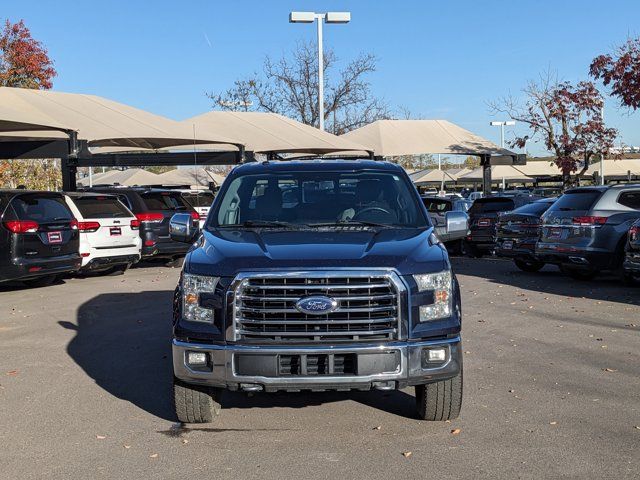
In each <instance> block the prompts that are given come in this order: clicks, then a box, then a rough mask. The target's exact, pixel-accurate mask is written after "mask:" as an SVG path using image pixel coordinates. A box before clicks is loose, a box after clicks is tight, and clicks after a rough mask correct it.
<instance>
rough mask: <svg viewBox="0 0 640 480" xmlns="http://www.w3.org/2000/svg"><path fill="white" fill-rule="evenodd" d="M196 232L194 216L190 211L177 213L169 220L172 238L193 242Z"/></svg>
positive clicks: (183, 241) (178, 240)
mask: <svg viewBox="0 0 640 480" xmlns="http://www.w3.org/2000/svg"><path fill="white" fill-rule="evenodd" d="M195 234H196V228H195V227H194V225H193V218H192V217H191V215H190V214H188V213H176V214H175V215H174V216H173V217H171V220H170V221H169V236H170V237H171V240H173V241H176V242H182V243H191V242H192V241H193V237H194V236H195Z"/></svg>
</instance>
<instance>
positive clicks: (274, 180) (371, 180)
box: [208, 170, 429, 228]
mask: <svg viewBox="0 0 640 480" xmlns="http://www.w3.org/2000/svg"><path fill="white" fill-rule="evenodd" d="M221 195H222V198H221V201H220V202H219V203H218V204H217V205H218V210H217V212H216V214H215V215H210V217H209V225H208V226H209V227H231V226H247V227H253V226H265V227H268V226H273V227H279V228H281V227H283V226H289V227H296V228H297V227H303V226H304V227H314V226H325V227H327V226H332V225H336V226H340V225H347V224H350V225H357V224H360V225H369V226H382V227H387V226H389V227H414V228H421V227H427V226H429V220H428V219H427V218H426V216H425V215H424V212H423V210H422V209H421V208H419V207H418V200H419V197H418V196H417V194H416V192H415V190H414V189H413V188H412V187H411V185H410V184H409V182H408V181H407V180H406V179H405V178H403V177H401V176H399V175H397V174H394V173H391V172H381V171H365V172H335V171H307V170H305V171H300V172H297V171H291V172H286V171H284V172H278V173H277V174H276V173H267V174H259V175H256V174H254V175H242V176H238V177H237V178H235V179H233V180H232V181H231V182H230V183H229V184H228V186H227V188H226V189H224V191H223V192H221Z"/></svg>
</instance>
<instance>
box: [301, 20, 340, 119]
mask: <svg viewBox="0 0 640 480" xmlns="http://www.w3.org/2000/svg"><path fill="white" fill-rule="evenodd" d="M316 21H317V24H318V117H320V122H319V123H320V125H319V126H320V130H324V52H323V45H322V22H325V23H349V22H350V21H351V12H327V13H315V12H291V13H290V14H289V23H313V22H316Z"/></svg>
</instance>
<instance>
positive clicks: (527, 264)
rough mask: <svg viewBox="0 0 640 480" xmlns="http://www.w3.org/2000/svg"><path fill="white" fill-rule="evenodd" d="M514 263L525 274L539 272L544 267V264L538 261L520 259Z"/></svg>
mask: <svg viewBox="0 0 640 480" xmlns="http://www.w3.org/2000/svg"><path fill="white" fill-rule="evenodd" d="M513 263H515V264H516V267H518V268H519V269H520V270H522V271H523V272H530V273H534V272H537V271H538V270H540V269H541V268H542V267H544V263H543V262H540V261H538V260H520V259H519V258H516V259H515V260H514V261H513Z"/></svg>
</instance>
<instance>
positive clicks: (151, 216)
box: [136, 213, 164, 223]
mask: <svg viewBox="0 0 640 480" xmlns="http://www.w3.org/2000/svg"><path fill="white" fill-rule="evenodd" d="M136 218H137V219H138V220H140V222H146V223H160V222H162V220H164V215H162V214H161V213H137V214H136Z"/></svg>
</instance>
